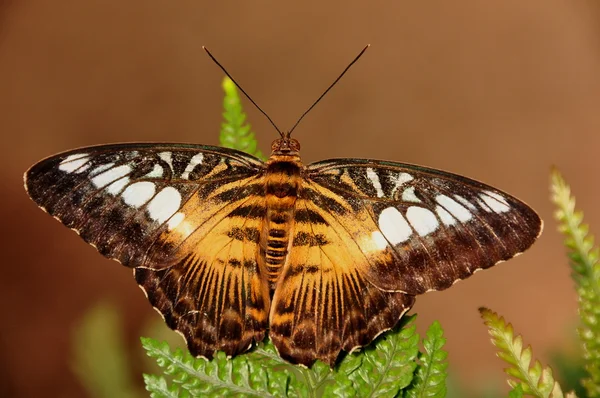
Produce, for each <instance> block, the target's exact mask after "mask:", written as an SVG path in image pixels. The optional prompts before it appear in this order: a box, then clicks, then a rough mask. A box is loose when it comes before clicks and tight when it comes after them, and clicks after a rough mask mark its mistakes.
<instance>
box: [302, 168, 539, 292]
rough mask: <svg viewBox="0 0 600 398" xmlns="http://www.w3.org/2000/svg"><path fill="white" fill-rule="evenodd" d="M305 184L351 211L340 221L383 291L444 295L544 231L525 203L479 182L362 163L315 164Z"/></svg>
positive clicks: (366, 270) (369, 277)
mask: <svg viewBox="0 0 600 398" xmlns="http://www.w3.org/2000/svg"><path fill="white" fill-rule="evenodd" d="M307 179H308V180H310V181H313V182H314V183H317V184H319V185H321V186H322V187H323V188H325V189H326V190H328V191H329V192H331V194H330V195H334V196H335V195H338V196H340V197H344V198H346V200H347V203H348V204H349V205H350V206H351V207H352V209H351V210H350V211H347V212H345V213H343V214H340V215H339V219H340V220H341V222H343V223H344V224H345V228H346V229H347V230H348V231H349V233H350V234H351V235H353V236H355V239H354V242H355V243H356V245H358V247H359V248H360V251H361V252H362V253H364V254H365V255H366V256H367V257H368V258H369V262H368V265H366V266H365V267H364V268H362V269H361V271H362V272H363V274H364V275H365V277H366V278H367V280H368V281H369V282H371V283H373V284H374V285H376V286H377V287H379V288H381V289H384V290H394V291H402V292H405V293H408V294H411V295H417V294H422V293H424V292H426V291H430V290H442V289H446V288H448V287H450V286H451V285H452V284H453V283H455V282H456V281H457V280H460V279H464V278H466V277H468V276H470V275H471V274H473V272H475V271H477V270H478V269H483V268H488V267H491V266H492V265H494V264H496V263H498V262H500V261H506V260H508V259H510V258H512V257H514V256H515V255H517V254H519V253H521V252H523V251H525V250H526V249H527V248H529V246H531V245H532V244H533V242H534V241H535V239H536V238H537V237H538V236H539V234H540V233H541V229H542V222H541V220H540V218H539V217H538V215H537V214H536V213H535V212H534V211H533V210H532V209H531V208H530V207H529V206H527V205H526V204H524V203H522V202H521V201H519V200H518V199H516V198H514V197H512V196H510V195H508V194H506V193H504V192H501V191H499V190H497V189H495V188H492V187H490V186H487V185H485V184H482V183H479V182H477V181H474V180H471V179H468V178H465V177H462V176H458V175H454V174H450V173H446V172H442V171H438V170H433V169H427V168H423V167H418V166H412V165H406V164H399V163H390V162H380V161H373V160H362V159H339V160H329V161H322V162H318V163H314V164H312V165H310V166H309V167H308V173H307Z"/></svg>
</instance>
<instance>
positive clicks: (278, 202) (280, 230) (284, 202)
mask: <svg viewBox="0 0 600 398" xmlns="http://www.w3.org/2000/svg"><path fill="white" fill-rule="evenodd" d="M301 169H302V164H301V163H300V160H299V159H298V158H297V157H291V156H274V157H272V158H271V159H270V160H269V162H268V163H267V173H266V175H265V199H266V204H267V213H266V220H265V221H266V222H265V224H264V229H263V233H262V236H261V248H264V260H265V266H266V270H267V277H268V279H269V282H270V284H271V286H274V284H275V282H276V281H277V278H278V277H279V274H280V271H281V268H282V266H283V264H284V263H285V259H286V256H287V254H288V246H289V242H290V232H291V226H292V222H293V220H294V209H295V204H296V198H297V197H298V190H299V188H300V184H301V181H302V180H301V177H300V171H301Z"/></svg>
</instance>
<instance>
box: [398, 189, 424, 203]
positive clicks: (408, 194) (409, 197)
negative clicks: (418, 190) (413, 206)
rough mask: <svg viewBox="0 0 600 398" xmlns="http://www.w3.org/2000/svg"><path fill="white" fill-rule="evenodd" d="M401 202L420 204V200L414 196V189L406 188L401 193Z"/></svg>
mask: <svg viewBox="0 0 600 398" xmlns="http://www.w3.org/2000/svg"><path fill="white" fill-rule="evenodd" d="M402 200H403V201H405V202H413V203H421V199H419V198H417V195H416V194H415V187H408V188H406V189H405V190H404V192H402Z"/></svg>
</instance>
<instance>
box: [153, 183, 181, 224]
mask: <svg viewBox="0 0 600 398" xmlns="http://www.w3.org/2000/svg"><path fill="white" fill-rule="evenodd" d="M180 205H181V194H180V193H179V191H177V190H176V189H175V188H173V187H166V188H163V189H162V191H160V192H159V193H157V194H156V196H155V197H154V199H152V200H151V201H150V203H149V204H148V208H147V209H148V214H149V215H150V218H152V219H153V220H155V221H157V222H159V223H163V222H165V221H167V220H168V219H169V218H170V217H171V216H172V215H173V214H175V212H176V211H177V210H179V206H180Z"/></svg>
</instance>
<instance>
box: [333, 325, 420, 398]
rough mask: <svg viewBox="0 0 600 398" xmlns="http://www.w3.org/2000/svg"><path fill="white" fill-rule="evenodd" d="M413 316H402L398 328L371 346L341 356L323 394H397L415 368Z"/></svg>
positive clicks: (415, 348)
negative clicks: (336, 369) (333, 376)
mask: <svg viewBox="0 0 600 398" xmlns="http://www.w3.org/2000/svg"><path fill="white" fill-rule="evenodd" d="M415 319H416V316H415V315H413V316H407V317H405V318H404V319H403V321H402V323H401V325H400V327H398V328H395V329H394V330H392V331H390V332H387V333H386V334H385V335H383V336H381V337H380V338H379V339H377V341H376V342H375V344H374V345H372V346H371V347H368V348H366V349H365V350H364V351H362V352H360V353H357V354H352V355H348V356H347V357H346V358H344V360H343V361H342V362H341V363H340V365H339V368H338V371H337V374H336V378H335V379H336V383H335V384H334V385H331V386H328V387H327V388H326V389H325V392H326V396H343V395H341V393H343V392H345V393H346V396H347V395H348V393H349V392H352V391H355V395H356V396H359V397H395V396H397V394H398V393H399V392H400V391H401V390H402V389H404V388H406V387H407V386H408V385H409V384H410V383H411V382H412V379H413V377H414V372H415V369H416V367H417V363H416V362H415V360H416V358H417V355H418V353H419V335H418V334H417V331H416V326H415V322H414V321H415ZM350 383H351V384H350ZM327 394H330V395H327Z"/></svg>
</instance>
